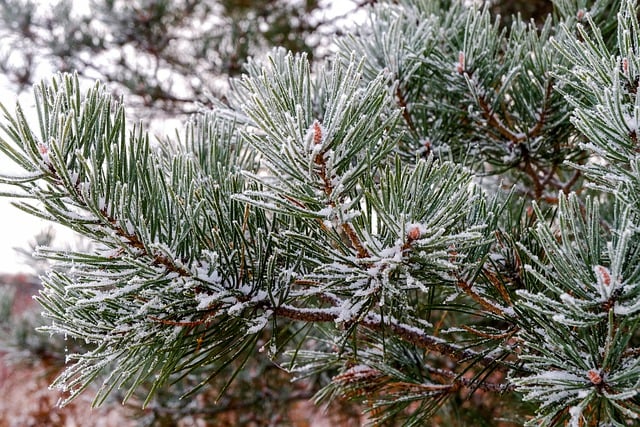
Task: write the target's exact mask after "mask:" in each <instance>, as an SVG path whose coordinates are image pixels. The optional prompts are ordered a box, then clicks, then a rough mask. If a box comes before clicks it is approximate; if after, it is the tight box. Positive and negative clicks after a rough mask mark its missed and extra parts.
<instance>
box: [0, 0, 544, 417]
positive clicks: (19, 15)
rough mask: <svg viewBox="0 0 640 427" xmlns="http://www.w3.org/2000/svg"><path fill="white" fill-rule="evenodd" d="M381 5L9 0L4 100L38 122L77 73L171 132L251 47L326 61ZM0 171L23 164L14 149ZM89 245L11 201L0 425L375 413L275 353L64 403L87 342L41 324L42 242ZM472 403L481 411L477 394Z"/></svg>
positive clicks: (215, 94) (3, 213)
mask: <svg viewBox="0 0 640 427" xmlns="http://www.w3.org/2000/svg"><path fill="white" fill-rule="evenodd" d="M433 1H441V2H442V3H447V1H445V0H433ZM373 3H376V1H375V0H92V1H88V0H87V1H85V0H75V1H72V0H69V1H65V0H60V1H56V0H51V1H47V0H0V103H2V104H3V105H4V106H5V107H6V109H7V110H8V111H9V113H10V114H13V111H14V108H15V105H16V102H20V105H21V106H22V108H23V109H24V110H25V112H26V114H27V115H28V116H29V117H31V120H32V124H33V125H36V120H35V118H34V117H33V106H34V105H33V99H32V93H31V86H32V85H33V84H34V83H37V82H39V81H40V80H41V79H47V78H48V77H49V76H51V74H52V73H55V72H77V73H78V75H79V76H80V79H81V82H82V83H83V84H85V85H91V84H92V82H94V81H95V80H96V79H98V80H101V81H103V82H107V83H108V84H109V88H110V90H111V91H112V92H113V94H114V95H115V96H118V97H121V98H122V99H123V101H124V103H125V104H126V105H127V106H128V114H129V117H128V120H129V121H130V122H132V123H133V122H135V123H137V122H142V123H143V124H144V126H146V127H148V129H150V131H151V133H152V134H154V135H156V136H158V137H163V136H164V135H171V134H173V132H174V130H175V129H176V128H179V127H180V123H181V122H183V121H185V120H186V119H187V118H188V116H189V115H190V114H192V113H194V112H196V111H198V110H199V109H203V108H204V109H206V108H209V107H211V106H212V105H213V104H215V103H216V102H224V100H225V91H226V89H227V87H228V83H229V79H230V78H232V77H236V76H238V75H239V74H240V73H241V72H242V69H243V64H244V63H245V62H246V61H247V60H248V58H250V57H260V56H262V55H263V54H264V53H265V52H266V51H268V50H269V49H270V48H271V47H273V46H284V47H285V48H286V49H289V50H292V51H294V52H305V53H306V54H307V55H308V56H309V58H310V59H311V60H312V61H316V62H317V61H320V60H322V59H324V58H326V57H327V56H328V55H331V53H332V46H331V42H332V40H333V39H334V38H335V37H339V36H340V35H342V34H344V33H346V32H348V31H349V30H350V29H352V28H353V27H354V25H356V24H357V23H358V22H362V21H364V20H366V18H367V15H366V12H365V9H366V7H368V6H369V5H371V4H373ZM467 3H468V4H473V3H476V4H479V3H483V2H482V1H474V0H470V1H467ZM489 7H490V10H491V12H492V13H493V14H495V15H501V16H502V17H503V18H502V21H501V22H502V23H503V25H504V26H505V28H508V25H509V22H510V20H511V17H512V16H513V14H515V13H520V14H522V16H523V17H524V18H525V19H533V20H535V21H536V22H538V23H539V22H541V21H542V20H544V18H545V17H546V16H547V15H548V14H549V13H551V11H552V2H551V1H550V0H494V1H491V2H490V4H489ZM2 121H4V119H0V123H1V122H2ZM4 137H5V136H4V135H3V133H2V130H1V129H0V138H4ZM0 170H1V171H2V172H3V173H8V172H9V173H11V172H16V173H19V172H20V171H19V169H17V168H16V167H15V166H14V165H12V164H11V163H10V162H9V161H7V160H6V159H5V158H4V156H2V155H0ZM0 191H8V189H7V188H1V187H0ZM84 244H86V242H83V241H82V240H81V239H79V238H78V237H76V236H74V235H72V234H71V233H69V232H67V231H65V230H63V229H62V228H60V227H55V226H53V225H51V224H47V223H46V222H45V221H42V220H39V219H36V218H34V217H31V216H29V215H27V214H26V213H23V212H21V211H19V210H18V209H16V208H15V207H13V206H11V201H10V200H9V199H7V198H0V393H1V394H2V396H4V398H3V399H0V427H9V426H116V425H118V426H120V427H125V426H129V425H131V426H174V425H175V426H206V425H212V426H224V425H229V426H240V425H243V426H244V425H246V426H263V425H265V426H266V425H273V426H286V425H295V426H323V425H334V426H359V425H361V424H362V423H363V422H364V421H365V419H364V418H362V417H361V416H360V415H359V414H360V411H359V408H357V407H355V406H354V405H347V404H345V405H340V404H335V405H334V407H331V408H328V410H327V411H326V412H323V411H322V410H321V408H320V409H319V408H315V407H314V406H313V405H312V404H311V403H309V401H310V398H311V397H312V396H313V393H314V392H315V391H316V390H317V389H318V387H319V384H320V383H321V382H322V378H312V379H310V380H309V381H306V382H296V383H291V382H290V381H289V380H290V378H289V377H288V376H286V375H285V374H283V373H282V371H280V370H279V369H277V368H276V367H275V366H273V365H272V364H271V363H270V362H269V361H268V360H267V359H266V358H264V360H259V361H257V362H256V363H255V364H254V365H252V366H250V367H249V368H247V369H246V372H245V373H243V375H241V378H238V379H237V381H236V382H235V383H234V386H233V388H232V389H231V390H229V391H228V392H227V394H225V396H224V397H223V398H221V399H220V400H218V401H217V405H215V406H214V405H213V402H214V401H216V400H217V397H218V395H217V391H218V390H219V388H220V385H219V384H216V383H215V382H213V381H212V382H210V383H208V384H207V386H206V387H204V388H203V390H202V392H201V393H200V394H198V395H197V396H196V397H194V398H191V399H187V400H179V399H178V396H180V394H181V393H182V392H184V391H185V390H187V389H188V388H189V386H190V385H193V384H194V383H196V382H197V381H201V380H202V378H186V379H184V380H183V381H181V382H178V383H176V384H175V385H174V386H173V387H172V388H171V389H170V390H166V391H162V392H160V393H158V395H157V397H156V398H154V400H153V401H152V402H151V404H150V405H149V406H148V407H147V408H146V409H145V410H141V409H140V399H142V398H143V396H144V391H145V390H142V391H141V396H134V397H133V398H132V399H131V400H130V401H129V403H128V404H127V405H125V406H122V405H120V403H119V398H121V396H118V394H117V393H115V395H114V398H113V400H111V401H108V402H106V403H105V404H104V405H103V406H102V407H101V408H99V409H94V410H91V409H90V406H91V401H90V399H91V391H89V392H88V394H87V395H86V396H85V397H82V398H81V399H79V400H78V401H76V402H74V403H73V404H72V405H70V406H69V407H66V408H64V409H60V408H57V407H56V402H57V401H58V398H59V395H58V394H57V393H55V392H53V391H50V390H48V389H47V385H48V384H50V382H51V381H52V380H53V378H54V377H55V375H56V373H57V372H59V370H60V369H61V368H62V367H63V365H64V361H65V356H66V355H67V354H69V353H71V352H73V351H74V349H79V348H80V347H82V343H77V342H72V341H70V340H64V339H63V338H61V337H50V336H48V335H43V334H41V333H38V332H36V331H35V328H36V327H37V326H38V325H41V324H43V322H44V320H43V319H41V317H40V315H39V308H38V307H37V305H36V304H35V303H34V302H33V300H32V295H34V294H36V293H37V292H38V290H39V286H40V284H39V280H38V275H40V274H42V273H43V272H44V271H45V270H46V269H47V268H48V265H47V263H46V262H45V261H42V260H35V259H33V258H32V257H31V253H32V250H33V248H34V247H35V246H37V245H52V246H55V247H63V248H64V247H74V246H77V245H84ZM203 375H206V373H203ZM465 404H469V405H473V404H478V408H479V409H478V410H479V411H480V410H481V409H482V405H481V404H479V403H478V402H476V403H474V402H467V403H465ZM484 405H485V406H487V402H484ZM489 418H490V417H489ZM434 422H435V423H436V424H434V425H437V419H436V420H434ZM468 425H476V424H468Z"/></svg>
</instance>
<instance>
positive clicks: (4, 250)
mask: <svg viewBox="0 0 640 427" xmlns="http://www.w3.org/2000/svg"><path fill="white" fill-rule="evenodd" d="M40 2H41V4H43V5H46V4H48V3H50V2H48V1H47V0H40ZM324 3H325V4H326V3H328V4H330V5H331V6H330V12H329V13H328V15H330V16H332V15H334V14H335V15H342V14H344V13H345V12H348V11H350V10H352V9H353V7H354V3H353V1H352V0H326V1H325V2H324ZM78 4H80V5H83V2H82V1H78ZM353 18H354V17H353V16H352V19H353ZM357 18H359V19H356V20H361V18H363V16H362V14H359V16H358V17H357ZM39 77H40V78H46V77H48V76H46V75H43V76H39ZM16 101H19V102H20V105H21V106H22V108H23V109H24V110H25V111H26V112H28V111H29V110H33V105H34V102H33V94H32V93H31V92H27V93H23V94H21V95H20V97H19V99H18V97H17V96H16V93H15V89H13V88H11V86H10V85H9V83H8V82H7V80H6V78H5V77H4V76H2V75H0V102H2V103H3V104H4V105H5V107H7V109H8V110H9V111H10V112H13V110H14V106H15V104H16ZM125 102H126V100H125ZM0 120H2V118H1V117H0ZM30 123H31V124H32V125H33V126H37V120H36V119H35V117H34V118H32V119H31V121H30ZM170 131H171V130H170V129H164V132H167V133H169V132H170ZM0 138H5V136H4V135H3V134H2V133H1V132H0ZM0 171H2V172H3V173H7V172H16V173H19V172H20V169H19V168H18V167H16V166H15V165H14V164H13V163H12V162H11V161H10V160H8V159H7V158H5V156H4V155H2V154H0ZM0 190H4V191H11V190H12V189H11V187H8V186H0ZM51 225H53V224H51V223H48V222H46V221H44V220H41V219H38V218H36V217H33V216H31V215H29V214H27V213H25V212H23V211H21V210H19V209H17V208H16V207H14V206H12V205H11V200H10V199H8V198H4V197H0V273H18V272H29V271H31V270H30V268H29V267H28V265H27V264H25V262H24V258H23V257H22V256H21V255H19V254H17V253H16V251H15V250H14V248H15V247H22V248H28V244H29V242H30V241H32V240H33V237H34V236H35V235H36V234H37V233H39V232H40V231H42V230H44V229H46V228H48V227H49V226H51ZM55 231H56V240H55V241H54V244H55V243H58V244H59V245H62V246H66V245H65V243H71V242H72V241H73V240H74V235H73V233H71V232H69V231H68V230H66V229H64V228H62V227H60V226H56V227H55Z"/></svg>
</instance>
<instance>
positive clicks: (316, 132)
mask: <svg viewBox="0 0 640 427" xmlns="http://www.w3.org/2000/svg"><path fill="white" fill-rule="evenodd" d="M321 142H322V128H321V127H320V122H318V121H317V120H316V121H315V122H313V143H314V144H316V145H318V144H320V143H321Z"/></svg>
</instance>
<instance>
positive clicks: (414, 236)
mask: <svg viewBox="0 0 640 427" xmlns="http://www.w3.org/2000/svg"><path fill="white" fill-rule="evenodd" d="M420 236H422V231H421V230H420V227H418V226H414V227H411V228H410V229H409V231H408V232H407V239H408V240H409V241H410V242H413V241H414V240H418V239H419V238H420Z"/></svg>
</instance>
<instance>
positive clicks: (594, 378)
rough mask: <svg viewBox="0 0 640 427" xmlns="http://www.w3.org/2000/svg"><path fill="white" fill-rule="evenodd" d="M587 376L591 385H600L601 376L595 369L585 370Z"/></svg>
mask: <svg viewBox="0 0 640 427" xmlns="http://www.w3.org/2000/svg"><path fill="white" fill-rule="evenodd" d="M587 377H588V378H589V381H591V384H593V385H600V384H601V383H602V377H601V376H600V373H599V372H598V371H596V370H595V369H590V370H589V371H588V372H587Z"/></svg>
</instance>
